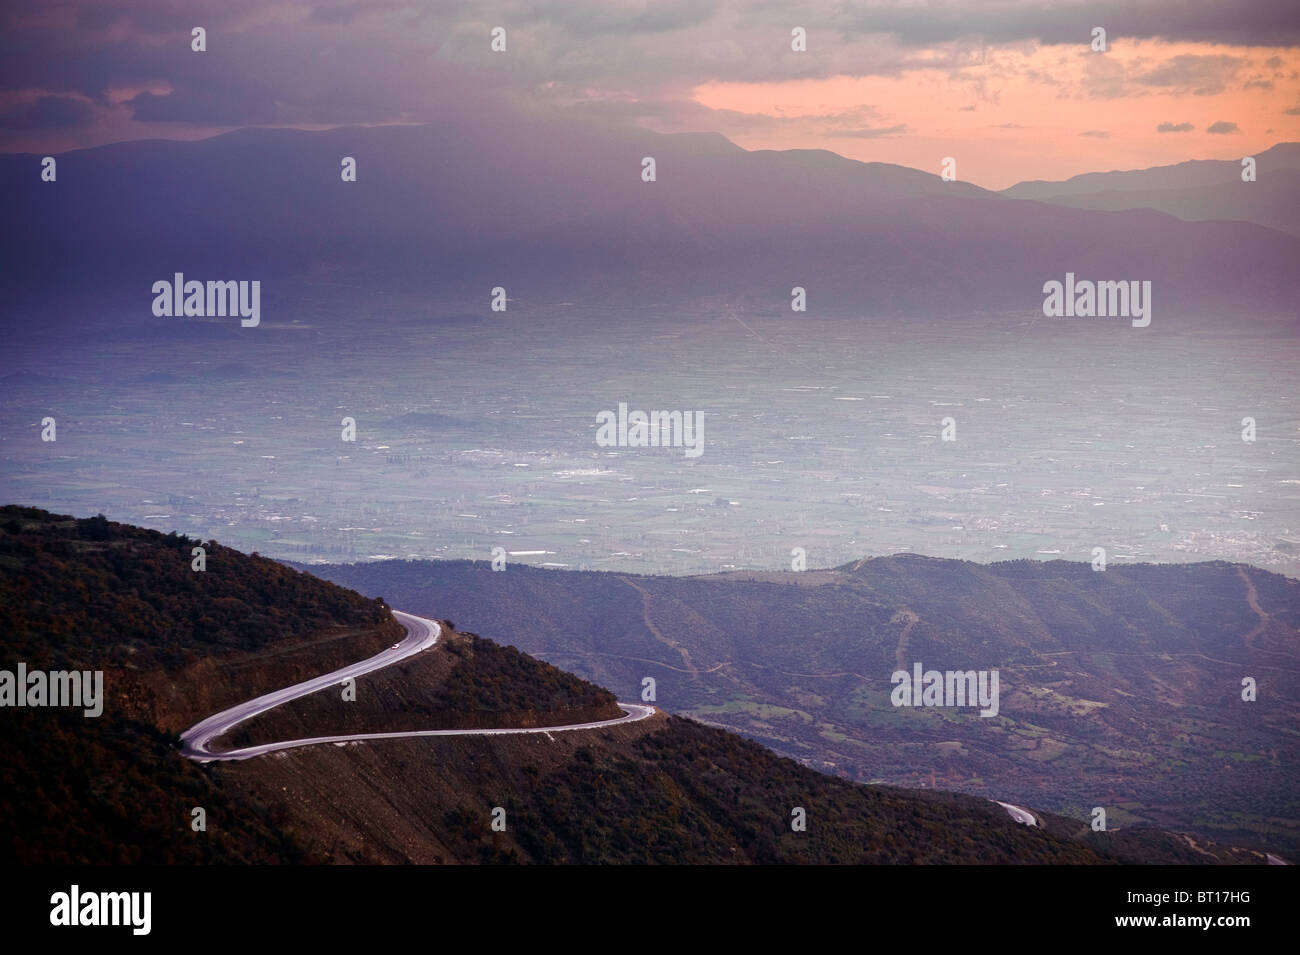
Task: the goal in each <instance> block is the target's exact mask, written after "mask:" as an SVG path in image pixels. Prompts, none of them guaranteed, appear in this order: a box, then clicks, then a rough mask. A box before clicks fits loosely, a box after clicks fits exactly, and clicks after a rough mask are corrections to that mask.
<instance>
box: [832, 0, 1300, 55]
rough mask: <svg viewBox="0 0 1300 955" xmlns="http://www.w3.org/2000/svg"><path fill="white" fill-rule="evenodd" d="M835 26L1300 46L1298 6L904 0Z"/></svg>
mask: <svg viewBox="0 0 1300 955" xmlns="http://www.w3.org/2000/svg"><path fill="white" fill-rule="evenodd" d="M835 24H836V26H837V27H840V28H841V29H845V30H854V31H858V32H863V33H889V34H892V35H893V36H895V37H897V38H898V39H899V40H900V41H901V42H903V43H906V44H912V45H921V46H924V45H927V44H931V43H943V42H947V41H950V40H957V39H961V38H964V37H981V38H983V39H984V40H985V41H986V42H988V43H1010V42H1017V41H1021V40H1040V41H1042V42H1043V43H1050V44H1060V43H1066V44H1069V43H1073V44H1078V45H1079V46H1080V48H1086V47H1087V46H1088V44H1089V43H1090V42H1091V39H1092V28H1093V27H1098V26H1099V27H1104V28H1105V30H1106V41H1107V43H1108V44H1109V45H1112V46H1113V45H1114V43H1115V41H1116V39H1119V38H1122V37H1137V38H1149V37H1163V38H1165V39H1169V40H1183V41H1194V42H1201V43H1229V44H1240V45H1242V46H1283V45H1291V44H1295V43H1297V42H1300V16H1297V15H1296V4H1295V0H1214V2H1200V0H1143V2H1137V0H1086V2H1085V0H1058V2H1054V3H1046V2H1042V0H972V2H965V3H947V4H943V5H942V6H941V5H938V4H930V3H926V4H918V3H912V2H906V0H897V2H891V3H873V4H870V5H865V4H864V5H862V6H860V7H856V8H855V9H853V10H851V11H849V12H846V13H843V14H841V15H840V16H839V17H838V18H837V19H836V20H835Z"/></svg>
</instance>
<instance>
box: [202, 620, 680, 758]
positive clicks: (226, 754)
mask: <svg viewBox="0 0 1300 955" xmlns="http://www.w3.org/2000/svg"><path fill="white" fill-rule="evenodd" d="M393 617H394V619H396V620H397V622H398V623H400V624H401V625H402V626H403V627H405V628H406V639H404V640H402V641H401V642H400V643H397V644H395V645H394V646H392V647H389V648H388V649H387V650H384V651H382V652H380V653H376V654H375V655H374V656H372V657H368V658H366V659H365V660H362V661H360V662H359V663H352V664H349V665H348V666H345V667H340V668H339V669H337V670H334V671H332V672H330V673H326V674H324V675H323V676H318V677H315V678H313V679H310V680H304V681H303V682H302V683H295V684H294V685H293V686H288V687H285V688H284V689H283V690H276V691H274V692H272V693H266V694H263V695H262V696H259V697H256V698H254V699H251V700H249V701H247V702H246V703H240V704H238V705H236V706H232V707H230V708H229V709H225V710H222V711H221V712H220V713H214V714H213V715H212V716H209V717H208V718H207V719H204V720H200V721H199V722H197V723H195V724H194V725H193V726H191V727H190V728H189V729H187V730H186V731H185V732H184V733H182V734H181V754H182V755H184V756H187V757H189V758H190V759H193V760H196V761H197V762H200V763H209V762H212V761H213V760H235V759H251V758H252V757H254V756H265V755H266V754H267V753H276V752H280V751H282V750H286V749H298V748H299V747H302V746H318V745H320V744H322V743H335V744H338V745H345V744H348V743H358V742H362V741H364V740H374V739H409V738H411V737H416V736H507V735H512V734H516V733H544V734H547V735H548V736H549V735H550V734H551V733H563V732H567V731H569V730H591V729H600V728H601V727H605V726H615V725H617V724H619V723H634V722H636V721H637V720H643V719H645V718H646V717H648V716H650V715H652V714H653V713H654V711H655V708H654V707H653V706H643V705H641V704H639V703H620V704H618V705H619V708H620V709H622V710H623V713H624V715H623V716H620V717H618V718H617V719H613V720H600V721H598V722H595V723H572V724H569V725H566V726H538V727H527V728H503V729H463V730H411V731H407V732H402V733H356V734H352V735H350V736H313V737H310V738H307V739H291V740H285V741H283V742H279V743H262V744H260V745H257V746H246V747H243V748H242V749H229V750H223V751H221V752H213V751H212V750H211V749H210V748H209V745H210V744H211V742H212V741H213V740H215V739H218V738H219V737H221V736H224V735H225V734H226V733H228V732H230V730H231V729H233V728H234V727H235V726H237V725H238V724H240V723H243V722H244V721H245V720H250V719H252V718H253V717H255V716H258V715H260V714H262V713H265V712H266V711H267V710H271V709H274V708H275V707H277V706H279V705H281V704H282V703H288V702H289V701H290V700H296V699H298V698H299V697H303V696H307V695H308V694H311V693H315V692H317V691H318V690H323V689H326V688H327V687H331V686H336V685H338V684H340V683H342V682H343V681H344V680H346V679H348V678H350V677H351V678H355V677H359V676H364V675H365V674H367V673H372V672H374V671H375V670H381V669H383V668H384V667H387V666H392V665H393V664H394V663H398V662H400V661H402V660H405V659H406V658H407V657H410V656H414V655H415V654H417V653H419V652H420V651H422V650H427V649H429V648H430V647H432V646H433V645H434V644H435V643H437V642H438V637H440V636H441V635H442V627H441V626H439V625H438V623H437V621H434V620H429V619H426V618H425V617H417V616H415V615H414V614H409V613H402V612H401V611H400V610H394V611H393Z"/></svg>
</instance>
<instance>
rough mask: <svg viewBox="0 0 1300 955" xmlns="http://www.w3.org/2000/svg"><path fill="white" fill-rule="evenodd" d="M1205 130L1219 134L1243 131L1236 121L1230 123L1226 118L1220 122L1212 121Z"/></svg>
mask: <svg viewBox="0 0 1300 955" xmlns="http://www.w3.org/2000/svg"><path fill="white" fill-rule="evenodd" d="M1205 131H1206V132H1207V133H1217V134H1224V133H1239V132H1241V130H1240V129H1238V128H1237V124H1236V123H1230V122H1228V121H1227V120H1226V119H1221V120H1219V121H1218V122H1215V123H1211V124H1210V125H1209V126H1206V127H1205Z"/></svg>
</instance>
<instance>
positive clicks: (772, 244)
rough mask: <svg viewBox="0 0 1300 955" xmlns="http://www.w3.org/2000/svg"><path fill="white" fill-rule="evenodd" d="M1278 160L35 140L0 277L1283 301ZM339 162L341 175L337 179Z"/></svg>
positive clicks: (756, 305) (770, 300)
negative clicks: (981, 166)
mask: <svg viewBox="0 0 1300 955" xmlns="http://www.w3.org/2000/svg"><path fill="white" fill-rule="evenodd" d="M647 156H650V157H653V158H654V159H655V162H656V181H654V182H643V181H642V178H641V173H642V159H643V158H644V157H647ZM1294 156H1295V144H1282V145H1279V146H1277V147H1274V149H1272V150H1269V151H1267V152H1266V153H1262V154H1261V155H1260V156H1259V157H1258V158H1259V176H1260V179H1259V181H1258V182H1256V183H1251V184H1242V183H1240V182H1239V170H1238V173H1237V175H1238V181H1237V182H1236V184H1235V185H1234V184H1233V181H1232V176H1231V175H1229V173H1232V172H1233V168H1234V164H1233V163H1222V164H1220V163H1212V164H1184V165H1185V166H1190V167H1192V169H1191V171H1188V170H1186V169H1185V168H1184V166H1174V167H1166V168H1164V169H1155V170H1146V171H1143V172H1141V173H1105V174H1098V175H1097V176H1095V177H1091V178H1090V177H1078V178H1077V179H1075V180H1070V181H1068V182H1067V183H1063V184H1052V183H1022V184H1020V185H1018V186H1015V187H1012V188H1011V189H1009V190H1007V191H1006V192H1005V193H1003V194H998V193H993V192H988V191H986V190H983V189H980V188H978V187H975V186H972V185H970V184H966V183H962V182H944V181H942V180H941V179H940V178H939V177H938V176H937V175H934V174H931V173H929V172H921V171H918V170H915V169H908V168H905V167H901V166H897V165H891V164H887V163H863V162H857V161H854V160H850V159H845V158H843V157H841V156H838V155H835V154H833V153H829V152H825V151H820V150H789V151H770V150H767V151H746V150H744V149H741V148H740V147H738V146H736V145H734V144H733V143H731V142H729V141H728V140H726V139H725V138H723V137H722V136H720V135H716V134H695V133H691V134H676V135H667V134H657V133H652V132H648V131H645V130H641V129H637V128H624V127H612V126H604V125H597V124H593V123H588V122H580V121H577V120H573V119H569V118H554V119H552V120H551V121H546V122H543V121H541V120H538V119H535V118H523V117H516V116H498V115H484V116H483V117H482V118H481V119H480V120H478V121H474V122H459V123H451V124H447V125H438V126H400V127H398V126H389V127H368V128H341V129H332V130H327V131H322V132H303V131H295V130H284V129H244V130H240V131H237V132H232V133H228V134H225V135H222V136H217V137H214V138H211V139H207V140H202V141H198V142H162V141H137V142H125V143H119V144H114V145H109V146H102V147H98V148H94V149H87V150H81V151H77V152H71V153H67V154H65V155H63V156H60V157H58V162H59V165H58V179H57V181H56V182H54V183H48V182H42V181H40V178H39V168H40V166H39V157H36V156H30V155H6V156H0V184H2V185H0V189H2V190H3V192H2V193H0V201H3V202H4V204H5V208H6V218H7V223H8V229H7V230H6V233H5V238H4V245H3V247H2V249H0V251H3V252H4V254H5V255H6V258H7V260H8V261H10V262H11V265H12V267H11V268H10V269H7V270H6V275H5V276H3V277H0V281H3V282H5V283H7V287H9V288H10V289H11V294H14V295H19V296H22V297H24V299H25V300H27V301H40V300H41V297H42V296H59V297H65V298H66V297H68V296H73V295H76V294H78V293H82V294H93V295H94V296H95V300H96V301H100V302H102V303H103V305H102V307H103V308H105V309H126V310H130V311H137V310H138V311H140V312H142V313H143V314H146V315H148V314H149V306H150V302H151V301H152V296H151V294H150V288H151V285H152V283H153V282H154V281H156V280H160V279H168V280H170V278H171V277H172V275H173V273H175V272H178V271H179V272H183V273H184V274H185V275H186V276H188V277H190V278H197V279H200V280H205V279H260V280H262V281H263V282H264V283H266V286H267V287H266V291H265V296H266V298H265V303H264V308H265V309H266V310H267V311H268V321H272V322H273V321H275V320H276V316H279V317H281V318H283V317H284V316H285V315H287V314H292V312H293V304H294V292H293V289H294V285H295V283H300V282H313V281H329V282H331V283H342V284H346V285H352V286H357V287H361V288H364V289H367V290H369V291H370V293H371V294H376V293H383V292H396V291H402V292H412V291H415V292H423V293H425V294H430V295H435V294H436V295H437V296H438V297H439V298H440V299H442V300H444V301H445V300H450V299H453V298H454V299H456V300H458V301H465V302H467V303H470V304H472V305H476V307H483V308H485V307H486V303H487V300H488V295H489V292H490V290H491V289H492V288H493V287H495V286H498V285H499V286H503V287H506V289H507V293H508V295H509V296H510V297H511V299H512V300H513V301H514V302H515V305H514V308H516V309H527V308H531V307H539V306H541V305H544V303H546V302H548V301H549V302H556V301H581V302H588V303H592V304H603V303H626V302H628V301H629V300H635V301H637V302H638V303H642V304H645V303H663V304H666V305H669V304H680V303H684V302H708V303H711V305H713V306H716V307H720V308H731V307H734V308H753V309H788V308H789V301H790V295H791V289H792V288H793V287H794V286H803V287H805V288H806V289H807V290H808V301H809V308H810V310H811V311H813V312H814V313H815V312H817V311H818V310H825V311H836V312H848V313H852V314H859V315H863V316H873V315H893V314H899V315H914V316H928V315H932V314H935V313H959V312H969V311H972V310H992V309H997V310H1023V311H1026V312H1037V311H1039V310H1040V309H1041V306H1042V300H1043V293H1042V291H1041V289H1042V286H1043V284H1044V282H1046V281H1049V280H1053V279H1056V280H1060V279H1062V278H1063V277H1064V275H1065V273H1066V272H1067V271H1068V272H1073V273H1075V274H1076V275H1077V276H1079V277H1080V278H1084V277H1087V278H1091V279H1113V280H1121V279H1142V280H1150V281H1152V282H1153V285H1154V290H1155V291H1154V298H1155V308H1156V309H1157V310H1158V311H1157V315H1160V314H1163V315H1164V316H1165V317H1166V320H1173V319H1175V318H1177V319H1178V320H1183V319H1188V318H1190V317H1193V316H1219V315H1223V314H1224V313H1231V314H1232V315H1234V316H1236V315H1241V314H1243V313H1246V314H1251V315H1261V316H1265V315H1269V316H1283V317H1289V316H1293V314H1294V308H1293V304H1294V301H1295V298H1296V294H1297V292H1300V277H1298V276H1297V273H1296V270H1295V269H1294V268H1293V265H1294V262H1295V261H1296V260H1297V259H1298V258H1300V238H1298V237H1293V236H1289V235H1288V236H1280V235H1279V234H1278V233H1277V232H1276V231H1274V228H1276V227H1280V226H1281V225H1282V224H1284V223H1285V221H1286V220H1287V219H1288V218H1289V219H1290V221H1291V223H1292V224H1293V225H1294V222H1295V217H1294V214H1293V213H1294V209H1295V192H1294V187H1295V179H1294V175H1293V173H1294V167H1293V165H1288V164H1291V163H1293V162H1294ZM344 157H353V158H355V159H356V161H357V170H358V172H357V181H356V182H351V183H347V182H343V181H341V177H340V169H341V165H340V164H341V161H342V159H343V158H344ZM936 168H937V167H936ZM1288 183H1289V185H1288ZM1238 187H1239V188H1238ZM1198 190H1199V192H1198ZM1148 193H1149V194H1150V197H1151V198H1149V197H1148ZM1166 193H1168V195H1166ZM1008 198H1017V199H1019V198H1032V199H1038V200H1044V201H1035V202H1013V201H1008ZM1075 205H1078V206H1085V207H1086V208H1070V206H1075ZM1094 206H1095V207H1097V208H1100V209H1106V210H1110V209H1115V210H1123V211H1097V209H1096V208H1093V207H1094ZM1174 215H1178V216H1182V217H1183V218H1197V219H1202V218H1217V217H1226V218H1232V219H1240V220H1252V221H1233V222H1186V221H1182V219H1178V218H1174V217H1173V216H1174ZM1261 223H1262V224H1261ZM1264 226H1272V227H1274V228H1265V227H1264ZM56 311H57V310H56ZM56 320H58V321H66V320H67V319H66V318H65V317H64V316H62V315H59V316H58V317H57V319H56Z"/></svg>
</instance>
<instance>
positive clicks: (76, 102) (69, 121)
mask: <svg viewBox="0 0 1300 955" xmlns="http://www.w3.org/2000/svg"><path fill="white" fill-rule="evenodd" d="M94 119H95V110H94V108H93V107H92V106H91V105H90V104H89V103H87V102H86V101H85V100H82V99H78V98H76V97H73V96H42V97H41V98H40V99H37V100H35V101H33V102H31V103H21V104H19V105H17V106H11V107H10V108H9V109H7V110H4V111H3V112H0V127H4V128H5V129H21V130H28V131H31V130H38V131H39V130H53V129H72V128H75V127H77V126H86V125H88V124H90V123H92V122H94Z"/></svg>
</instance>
